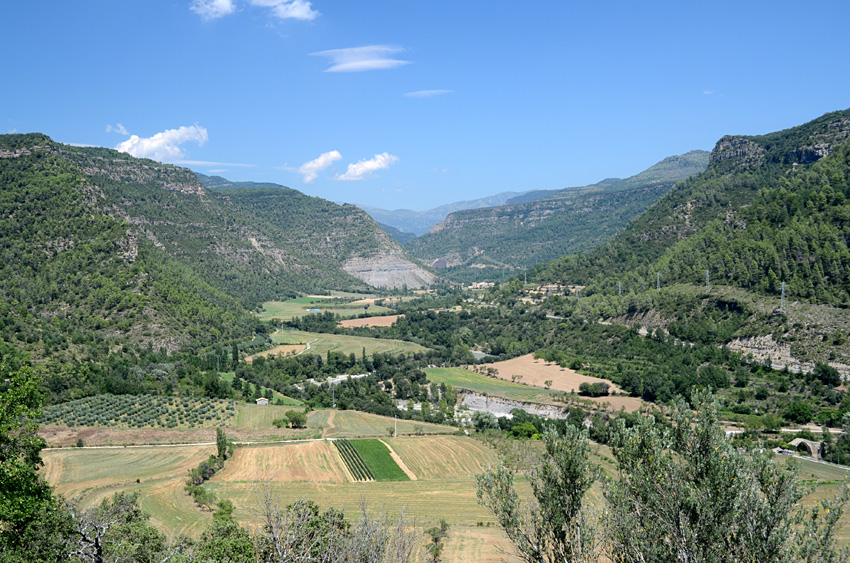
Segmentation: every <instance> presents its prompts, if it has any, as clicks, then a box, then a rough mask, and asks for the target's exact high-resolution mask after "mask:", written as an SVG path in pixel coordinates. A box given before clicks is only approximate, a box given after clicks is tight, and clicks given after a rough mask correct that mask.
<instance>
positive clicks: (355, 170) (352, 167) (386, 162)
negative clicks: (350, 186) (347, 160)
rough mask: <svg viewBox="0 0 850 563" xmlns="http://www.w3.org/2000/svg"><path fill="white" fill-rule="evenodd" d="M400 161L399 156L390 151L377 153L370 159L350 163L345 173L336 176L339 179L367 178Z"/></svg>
mask: <svg viewBox="0 0 850 563" xmlns="http://www.w3.org/2000/svg"><path fill="white" fill-rule="evenodd" d="M396 162H398V157H397V156H394V155H391V154H389V153H386V152H385V153H381V154H376V155H375V156H373V157H372V158H370V159H369V160H365V159H364V160H361V161H358V162H355V163H353V164H349V165H348V170H346V171H345V174H340V175H339V176H337V177H336V179H337V180H365V179H366V178H368V177H369V176H371V175H372V174H373V173H374V172H376V171H378V170H386V169H387V168H389V167H390V166H392V165H393V164H395V163H396Z"/></svg>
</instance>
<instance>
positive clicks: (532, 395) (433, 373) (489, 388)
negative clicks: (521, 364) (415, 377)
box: [425, 368, 560, 404]
mask: <svg viewBox="0 0 850 563" xmlns="http://www.w3.org/2000/svg"><path fill="white" fill-rule="evenodd" d="M425 373H426V374H428V380H429V381H435V382H437V383H445V384H446V385H451V386H453V387H455V388H456V389H468V390H470V391H477V392H478V393H484V394H486V395H494V396H498V397H504V398H506V399H515V400H517V401H527V402H530V403H546V404H552V403H554V397H555V396H557V395H559V394H560V392H559V391H554V390H551V389H541V388H539V387H530V386H528V385H519V384H517V383H511V382H510V381H504V380H501V379H497V378H495V377H487V376H486V375H480V374H477V373H473V372H471V371H467V370H465V369H463V368H431V369H426V370H425Z"/></svg>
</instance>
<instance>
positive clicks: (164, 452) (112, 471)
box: [42, 446, 215, 497]
mask: <svg viewBox="0 0 850 563" xmlns="http://www.w3.org/2000/svg"><path fill="white" fill-rule="evenodd" d="M211 454H215V447H214V446H173V447H149V448H108V449H94V448H92V449H90V448H68V449H62V450H49V451H45V452H43V453H42V458H43V459H44V467H43V468H42V472H43V475H44V476H45V478H46V479H47V480H48V481H49V482H51V483H53V484H55V485H56V492H58V493H60V494H63V495H66V496H69V497H75V496H79V495H84V494H89V493H91V492H92V491H94V490H96V489H99V488H103V487H108V486H112V485H120V484H128V483H134V482H135V481H136V480H137V479H138V480H139V481H140V482H141V481H149V480H152V479H163V478H168V477H173V476H180V477H183V476H185V475H186V472H187V471H188V470H189V469H191V468H192V467H196V466H197V465H198V464H199V463H201V462H202V461H203V460H205V459H207V457H209V456H210V455H211Z"/></svg>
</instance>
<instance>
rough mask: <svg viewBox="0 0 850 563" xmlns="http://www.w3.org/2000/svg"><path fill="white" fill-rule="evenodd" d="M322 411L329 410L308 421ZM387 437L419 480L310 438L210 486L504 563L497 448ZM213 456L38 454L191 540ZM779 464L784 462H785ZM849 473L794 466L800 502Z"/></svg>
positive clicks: (245, 510) (201, 523)
mask: <svg viewBox="0 0 850 563" xmlns="http://www.w3.org/2000/svg"><path fill="white" fill-rule="evenodd" d="M328 412H335V411H319V412H318V413H314V414H317V415H318V414H325V413H328ZM351 414H355V413H353V412H346V411H339V412H335V416H334V419H336V418H337V417H339V418H340V421H341V422H343V421H344V420H345V419H346V418H349V419H351V420H350V421H349V423H353V422H354V421H355V419H354V418H353V417H351V416H349V415H351ZM366 426H368V425H366ZM364 427H365V426H364ZM384 440H385V441H386V442H387V443H388V444H390V445H391V446H392V448H393V450H394V451H395V452H396V453H397V454H398V456H399V457H400V458H401V459H402V460H403V461H404V463H405V465H406V466H407V467H408V468H409V469H410V470H411V471H412V472H413V473H415V474H416V476H417V477H418V479H417V480H416V481H407V482H384V483H378V482H351V481H350V480H349V479H348V478H347V476H346V474H345V472H344V469H343V463H342V461H341V460H340V459H339V457H338V455H337V454H336V450H335V448H334V447H333V446H332V445H331V444H330V443H329V442H325V441H311V442H299V443H293V444H267V445H255V446H245V447H240V448H237V449H236V453H235V455H234V457H233V458H232V459H231V460H230V461H228V463H227V466H226V467H225V469H224V470H223V471H222V472H220V473H219V474H218V475H216V476H215V477H214V478H213V479H212V480H211V481H210V482H209V483H208V485H207V486H208V487H209V488H210V489H211V490H213V491H214V492H215V493H216V494H217V495H218V496H219V498H222V499H229V500H232V501H234V503H235V504H236V507H237V509H236V516H237V518H238V519H239V520H240V521H241V522H243V523H244V524H247V525H249V526H250V525H256V524H257V521H256V520H255V517H254V516H253V515H252V513H251V508H252V507H253V506H255V505H256V504H257V492H258V485H257V483H258V482H265V483H266V484H267V485H268V486H269V487H270V488H271V490H272V491H274V492H275V493H276V494H277V495H279V498H280V501H281V503H282V504H284V505H285V504H288V503H291V502H295V501H297V500H300V499H303V498H309V499H311V500H313V501H315V502H316V503H317V504H318V505H319V506H320V507H321V508H323V509H324V508H329V507H335V508H341V509H344V511H345V513H346V514H347V515H348V516H349V518H356V517H357V514H358V513H359V510H360V503H361V501H362V500H363V499H365V500H366V501H367V504H368V507H369V509H370V510H374V511H378V510H382V511H385V512H387V513H388V514H389V515H391V516H394V515H396V514H398V513H399V511H401V510H404V511H405V513H406V514H407V515H408V517H412V518H415V519H416V521H417V524H418V525H419V526H420V527H421V528H422V529H424V528H427V527H430V526H432V525H434V524H436V523H437V522H438V521H439V519H441V518H444V519H445V520H446V521H448V522H449V524H450V525H451V527H450V529H449V537H448V540H447V542H446V548H445V551H444V561H447V562H459V563H472V562H487V563H495V562H497V561H501V560H503V559H504V557H505V556H504V554H503V553H502V552H501V551H500V548H501V549H509V542H508V540H507V538H506V537H505V535H504V534H503V533H502V531H501V529H500V528H499V527H498V525H497V523H496V522H495V520H494V518H493V517H492V516H491V515H490V514H489V513H488V512H487V510H486V509H484V508H483V507H481V506H480V505H479V504H478V502H477V499H476V495H475V475H476V474H478V473H480V472H481V471H483V469H484V468H485V467H486V466H487V464H488V463H490V462H494V461H495V459H496V454H495V451H494V450H493V449H491V448H490V447H488V446H485V445H483V444H482V443H481V442H479V441H477V440H475V439H472V438H468V437H463V436H419V437H408V438H393V439H389V438H384ZM517 445H520V446H521V445H522V444H517ZM537 445H538V443H527V444H525V446H537ZM592 449H593V451H594V452H595V455H596V458H597V461H599V462H600V464H601V465H602V468H603V471H604V472H605V473H606V474H607V475H608V476H609V477H614V476H615V468H614V465H613V463H612V459H611V457H612V456H611V451H610V449H609V448H607V447H605V446H598V445H594V446H593V448H592ZM213 452H214V447H212V446H202V447H197V446H179V447H150V448H110V449H94V448H82V449H80V448H69V449H65V450H51V451H45V452H44V453H43V457H44V459H45V467H44V468H43V470H42V471H43V474H44V476H45V477H46V478H47V479H48V481H49V482H51V483H52V484H53V485H54V486H56V490H57V492H60V493H62V494H65V495H66V496H69V497H74V496H79V497H80V498H81V503H82V505H83V506H91V505H93V504H95V503H97V502H99V501H100V500H101V499H103V498H107V497H109V496H111V495H112V494H113V493H115V492H117V491H126V492H139V493H140V504H141V507H142V508H143V509H144V510H145V511H147V512H149V513H150V514H151V515H152V522H153V523H154V524H155V525H157V526H158V527H160V528H162V529H163V530H166V531H168V532H175V531H176V532H179V533H185V534H187V535H190V536H192V537H198V536H199V535H200V533H201V532H202V531H203V530H204V529H205V528H206V527H207V526H208V525H209V522H210V520H211V516H210V513H208V512H202V511H201V510H199V509H198V508H197V507H196V506H195V505H194V503H193V502H192V500H191V499H190V497H188V496H187V495H186V494H185V492H184V491H183V481H184V478H185V474H186V470H187V469H189V468H190V467H194V466H196V465H197V464H198V463H200V461H201V460H203V459H205V458H206V457H207V456H208V455H210V454H211V453H213ZM779 461H780V462H781V463H782V462H785V460H784V459H782V458H780V460H779ZM848 473H850V472H848V471H847V470H844V469H841V468H837V467H833V466H827V465H823V464H817V463H814V462H810V461H802V462H800V475H801V478H802V479H804V480H806V481H808V482H809V483H811V484H812V485H813V486H815V490H814V492H813V493H812V494H810V495H809V496H807V497H806V499H805V500H804V504H805V505H807V506H812V505H813V504H814V503H815V502H816V501H817V500H818V499H820V498H824V497H826V496H829V495H832V494H833V493H834V491H835V489H836V487H837V486H839V484H840V483H841V482H842V479H844V478H845V477H846V475H847V474H848ZM136 479H138V480H139V482H138V483H137V482H136ZM517 486H518V487H519V489H520V491H519V493H520V497H521V498H524V497H525V496H526V494H528V492H529V488H528V486H527V484H525V482H524V481H522V480H519V481H518V482H517ZM589 497H590V501H591V503H592V504H595V505H600V504H601V503H602V496H601V487H600V486H599V485H598V484H596V485H594V486H593V488H592V489H591V491H590V495H589ZM423 538H424V534H423ZM839 538H840V540H841V541H842V542H843V543H845V544H846V543H847V542H848V541H850V529H848V528H844V529H842V530H841V531H840V532H839Z"/></svg>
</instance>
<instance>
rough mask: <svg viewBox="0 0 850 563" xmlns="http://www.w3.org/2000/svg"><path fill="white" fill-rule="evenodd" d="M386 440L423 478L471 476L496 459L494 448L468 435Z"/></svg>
mask: <svg viewBox="0 0 850 563" xmlns="http://www.w3.org/2000/svg"><path fill="white" fill-rule="evenodd" d="M385 440H386V441H387V443H388V444H390V446H392V448H393V450H395V452H396V454H398V456H399V457H400V458H401V459H402V460H404V463H405V465H407V467H408V469H410V471H412V472H413V473H414V474H416V476H417V477H418V478H419V479H464V478H468V479H471V478H474V477H475V475H477V474H479V473H482V472H483V471H484V470H485V469H486V468H487V465H488V464H489V463H495V462H496V455H495V452H494V451H493V450H492V449H491V448H489V447H487V446H486V445H484V444H483V443H481V442H479V441H477V440H474V439H472V438H467V437H464V436H440V437H437V436H421V437H416V438H412V437H411V438H386V439H385Z"/></svg>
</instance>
